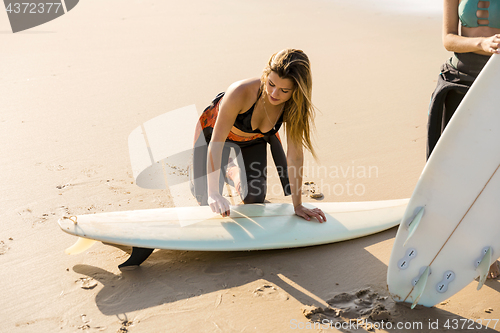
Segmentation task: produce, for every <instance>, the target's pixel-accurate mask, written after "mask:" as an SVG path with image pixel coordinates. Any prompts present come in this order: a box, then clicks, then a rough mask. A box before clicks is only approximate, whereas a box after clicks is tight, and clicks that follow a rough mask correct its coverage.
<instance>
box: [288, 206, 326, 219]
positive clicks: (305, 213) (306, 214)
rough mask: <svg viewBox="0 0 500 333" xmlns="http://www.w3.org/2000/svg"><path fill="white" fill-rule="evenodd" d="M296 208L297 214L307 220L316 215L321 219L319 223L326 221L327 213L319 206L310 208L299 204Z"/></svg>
mask: <svg viewBox="0 0 500 333" xmlns="http://www.w3.org/2000/svg"><path fill="white" fill-rule="evenodd" d="M294 209H295V215H298V216H300V217H302V218H303V219H305V220H307V221H311V218H312V217H314V218H316V219H317V220H318V221H319V223H323V222H326V216H325V213H323V211H322V210H321V209H319V208H313V209H309V208H306V207H304V206H302V205H297V206H295V207H294Z"/></svg>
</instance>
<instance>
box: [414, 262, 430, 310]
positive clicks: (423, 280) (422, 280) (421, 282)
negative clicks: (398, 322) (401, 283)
mask: <svg viewBox="0 0 500 333" xmlns="http://www.w3.org/2000/svg"><path fill="white" fill-rule="evenodd" d="M430 274H431V271H430V267H429V266H427V267H426V268H425V270H424V271H423V273H422V274H420V277H419V278H418V281H417V284H416V285H415V289H414V292H415V293H416V295H417V297H415V300H414V301H413V304H412V305H411V308H412V309H413V308H414V307H415V306H417V303H418V301H419V300H420V296H422V294H423V293H424V290H425V285H426V284H427V278H428V277H429V275H430Z"/></svg>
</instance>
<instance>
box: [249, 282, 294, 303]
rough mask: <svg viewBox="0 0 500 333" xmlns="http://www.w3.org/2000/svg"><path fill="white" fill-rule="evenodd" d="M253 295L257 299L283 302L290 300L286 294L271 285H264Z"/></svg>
mask: <svg viewBox="0 0 500 333" xmlns="http://www.w3.org/2000/svg"><path fill="white" fill-rule="evenodd" d="M253 294H254V296H255V297H266V298H273V299H278V300H282V301H287V300H288V299H289V297H288V295H287V294H286V293H285V292H283V291H282V290H281V289H279V288H277V287H275V286H273V285H271V284H264V285H262V286H261V287H259V288H257V289H255V290H254V291H253Z"/></svg>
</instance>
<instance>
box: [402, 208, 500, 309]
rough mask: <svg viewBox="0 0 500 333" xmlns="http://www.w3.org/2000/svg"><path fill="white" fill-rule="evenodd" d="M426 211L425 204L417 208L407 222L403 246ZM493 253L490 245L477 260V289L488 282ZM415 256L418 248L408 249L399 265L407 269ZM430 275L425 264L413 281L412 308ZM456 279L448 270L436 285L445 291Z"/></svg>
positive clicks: (441, 290) (429, 269) (429, 270)
mask: <svg viewBox="0 0 500 333" xmlns="http://www.w3.org/2000/svg"><path fill="white" fill-rule="evenodd" d="M424 213H425V206H422V207H418V208H417V209H416V214H415V215H414V217H413V218H412V219H411V220H410V221H409V222H408V223H407V225H406V227H407V230H408V236H407V238H406V240H405V242H404V244H403V247H404V246H406V244H407V243H408V241H409V240H410V239H411V237H412V236H413V235H414V234H415V230H416V229H417V228H418V226H419V224H420V222H421V221H422V217H423V216H424ZM492 254H493V250H492V248H491V247H490V246H487V247H485V248H484V249H483V250H482V256H481V257H480V258H479V259H478V260H476V262H475V267H476V271H477V272H478V273H479V283H478V286H477V290H479V289H481V288H482V287H483V285H484V283H485V282H486V279H487V277H488V273H489V269H490V266H491V264H492V263H491V259H492ZM415 256H416V250H415V249H408V251H407V253H406V255H405V257H404V258H403V259H401V260H400V262H399V263H398V266H399V267H400V268H401V269H406V268H407V267H408V265H409V262H410V261H411V259H413V258H414V257H415ZM429 275H431V267H430V266H424V267H422V268H421V269H420V273H419V276H418V277H417V278H415V279H414V280H413V281H412V284H413V286H414V287H413V292H412V294H414V295H415V297H414V298H413V300H414V301H413V303H412V305H411V308H412V309H413V308H414V307H415V306H416V305H417V304H418V301H419V300H420V297H421V296H422V294H423V293H424V291H425V287H426V285H427V280H428V278H429ZM454 279H455V273H453V271H446V272H445V274H444V277H443V280H442V281H440V282H439V283H438V285H437V287H436V288H437V290H438V291H439V292H445V291H446V290H447V289H448V284H449V283H450V282H451V281H453V280H454Z"/></svg>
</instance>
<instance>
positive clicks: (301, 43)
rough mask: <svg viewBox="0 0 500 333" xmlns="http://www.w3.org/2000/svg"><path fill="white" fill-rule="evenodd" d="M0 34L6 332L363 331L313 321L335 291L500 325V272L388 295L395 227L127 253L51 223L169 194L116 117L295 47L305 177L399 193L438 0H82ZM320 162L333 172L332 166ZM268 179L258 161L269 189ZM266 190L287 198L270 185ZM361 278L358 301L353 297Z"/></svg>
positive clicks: (135, 119) (161, 202)
mask: <svg viewBox="0 0 500 333" xmlns="http://www.w3.org/2000/svg"><path fill="white" fill-rule="evenodd" d="M0 39H1V40H2V42H1V45H2V48H1V50H0V55H1V59H2V70H1V73H2V74H1V75H0V89H1V91H2V94H0V105H1V112H0V143H1V149H0V175H1V178H0V179H1V180H2V184H1V189H2V191H1V197H0V222H1V225H2V228H1V230H0V267H1V271H0V283H1V285H2V288H1V291H0V299H1V300H2V307H1V310H0V332H9V333H10V332H16V333H17V332H83V331H88V332H100V331H102V332H290V331H304V330H305V331H308V332H337V331H338V332H365V331H370V330H369V329H370V327H369V326H362V325H361V326H359V327H356V328H353V327H347V328H346V327H344V328H340V329H336V328H335V327H333V328H331V327H325V326H320V325H316V326H314V323H313V322H314V321H315V320H317V319H318V318H333V316H334V314H332V313H330V312H328V311H324V310H322V309H324V308H325V307H327V306H331V307H346V306H350V307H352V308H353V312H352V316H353V317H352V318H353V319H362V318H363V314H362V312H363V310H368V311H371V312H372V313H373V314H374V316H375V317H377V316H378V317H377V318H378V319H379V320H382V319H383V320H386V321H387V320H391V322H392V323H394V327H393V328H392V329H387V327H385V328H383V327H378V328H377V329H375V330H371V331H377V332H407V331H408V332H422V331H423V332H442V331H454V332H462V331H463V332H471V330H470V329H469V330H468V329H466V328H464V329H462V328H458V329H452V328H450V329H449V330H447V329H445V328H444V326H443V325H444V324H445V323H446V321H447V320H448V322H451V321H453V320H458V321H460V320H462V321H465V320H469V319H471V320H478V319H482V320H486V319H492V321H490V324H489V327H488V328H486V329H485V328H483V330H484V331H485V332H494V331H499V330H500V323H498V325H496V327H495V323H496V322H498V319H500V300H499V298H498V293H499V292H500V283H499V280H489V281H487V282H486V284H485V286H484V287H483V288H482V289H481V290H480V291H476V286H477V282H475V281H474V282H472V283H471V284H470V285H469V286H467V287H466V288H465V289H464V290H462V291H460V292H459V293H458V294H456V295H454V296H453V297H451V298H450V299H449V300H448V301H446V302H443V303H442V304H439V305H437V306H435V307H433V308H423V307H418V308H417V309H414V310H410V309H409V308H408V307H406V306H402V305H398V304H395V303H394V301H392V299H391V298H390V297H387V296H389V295H388V292H387V289H386V274H387V265H388V262H389V257H390V253H391V248H392V244H393V242H394V237H395V235H396V231H397V229H396V228H393V229H390V230H387V231H385V232H382V233H378V234H375V235H372V236H368V237H363V238H359V239H354V240H351V241H345V242H340V243H334V244H328V245H322V246H314V247H307V248H297V249H286V250H272V251H256V252H193V251H167V250H161V251H156V252H154V253H153V255H152V256H151V257H150V258H149V259H148V260H147V261H146V262H145V263H144V264H143V265H142V266H141V268H139V269H136V270H133V271H126V272H121V271H120V270H119V269H118V268H117V265H118V264H120V263H122V262H123V261H124V260H125V259H126V258H127V257H128V254H127V253H126V252H124V251H122V250H120V249H118V248H116V247H113V246H109V245H104V244H102V243H98V244H96V245H94V246H93V247H92V248H91V249H90V250H89V251H87V252H85V253H83V254H79V255H75V256H68V255H66V254H64V250H65V249H66V248H67V247H69V246H71V245H72V244H73V243H74V242H75V241H76V238H75V237H73V236H70V235H67V234H65V233H63V232H62V231H61V230H60V228H59V226H58V224H57V220H58V219H59V218H61V217H63V216H69V215H80V214H92V213H99V212H112V211H121V210H136V209H150V208H159V207H173V206H174V202H173V198H172V197H171V195H170V194H169V192H168V190H149V189H144V188H140V187H139V186H137V185H136V184H135V180H134V177H133V173H132V169H131V164H130V158H129V151H128V145H127V139H128V135H129V134H130V133H131V131H132V130H134V129H135V128H137V127H138V126H139V125H141V124H142V123H144V122H146V121H148V120H150V119H152V118H154V117H157V116H159V115H162V114H164V113H165V112H168V111H171V110H174V109H177V108H181V107H184V106H187V105H192V104H194V105H196V109H197V110H198V112H199V113H201V111H202V110H203V109H204V108H205V107H206V106H207V105H208V104H209V103H210V101H211V100H212V98H213V97H214V96H215V95H216V94H217V93H219V92H221V91H224V90H225V89H227V87H228V86H229V85H230V84H231V83H232V82H234V81H237V80H240V79H243V78H249V77H258V76H260V74H261V71H262V69H263V67H264V65H265V64H266V62H267V60H268V58H269V56H270V55H271V54H273V53H274V52H276V51H278V50H281V49H283V48H287V47H293V48H299V49H302V50H304V51H305V52H306V53H307V54H308V56H309V57H310V59H311V63H312V70H313V80H314V85H313V102H314V104H315V106H316V107H317V109H318V113H317V116H316V132H315V144H316V149H317V152H318V156H319V160H318V161H315V160H314V159H313V158H312V157H311V156H310V155H307V156H306V162H305V174H304V181H314V182H315V183H316V184H318V186H319V190H320V191H321V192H322V193H323V194H324V197H323V199H322V200H323V201H325V202H329V201H332V202H335V201H338V202H340V201H345V202H347V201H372V200H387V199H400V198H408V197H410V196H411V194H412V191H413V188H414V187H415V184H416V182H417V180H418V177H419V176H420V173H421V171H422V168H423V166H424V164H425V144H426V123H427V106H428V103H429V99H430V95H431V93H432V91H433V89H434V87H435V84H436V80H437V75H438V73H439V67H440V65H441V63H442V62H444V60H445V59H446V58H447V57H449V53H448V52H447V51H446V50H445V49H444V47H443V46H442V43H441V14H440V13H439V12H416V13H410V12H398V11H395V10H392V9H388V8H384V7H383V6H376V5H374V4H373V2H372V1H369V0H363V1H361V2H356V3H353V2H350V1H341V0H328V1H326V0H312V1H307V2H306V1H297V0H291V1H283V0H276V1H262V0H255V1H218V0H215V1H212V0H208V1H201V0H195V1H185V2H179V1H178V2H174V1H168V0H167V1H154V0H141V1H139V0H134V1H118V0H107V1H97V0H85V1H81V2H80V3H78V5H77V6H76V7H75V8H74V9H73V10H71V11H70V12H68V13H67V14H66V15H64V16H62V17H60V18H58V19H56V20H53V21H51V22H48V23H46V24H43V25H40V26H38V27H35V28H32V29H29V30H26V31H24V32H19V33H15V34H13V33H12V31H11V29H10V25H9V21H8V18H7V14H6V13H5V12H3V11H0ZM193 126H194V124H193ZM169 139H170V140H174V139H175V138H171V137H169V136H168V133H165V140H169ZM325 168H327V169H328V170H332V169H335V170H341V171H340V172H339V173H338V177H331V176H328V175H326V174H324V173H322V172H321V170H325ZM354 169H355V170H362V169H364V170H371V172H368V173H357V172H356V173H353V172H351V171H352V170H354ZM349 170H350V171H349ZM278 182H279V180H278V178H277V177H276V176H273V175H271V176H270V179H269V184H270V187H271V188H272V187H273V184H278ZM335 185H337V186H335ZM356 185H357V187H355V186H356ZM354 189H357V191H355V190H354ZM267 199H268V200H269V201H270V202H291V199H290V198H289V197H284V196H282V194H281V192H279V191H278V192H276V191H270V192H269V193H268V196H267ZM312 200H313V199H310V198H307V197H304V201H312ZM359 297H361V298H363V297H364V298H366V299H367V300H370V301H369V302H365V303H364V305H363V306H360V307H358V308H356V309H355V310H354V307H355V306H356V305H355V303H354V300H355V299H357V298H359ZM380 305H382V306H384V308H385V310H384V311H378V312H377V311H376V310H377V308H376V307H377V306H380ZM372 308H373V309H375V310H373V311H372ZM378 309H379V310H380V307H379V308H378ZM495 320H496V322H495ZM396 323H402V325H403V326H401V325H400V329H397V328H396ZM419 323H420V324H421V325H422V326H419ZM435 323H438V324H439V329H434V328H435V326H432V325H434V324H435ZM431 324H432V325H431ZM379 328H380V329H379ZM483 330H481V331H483Z"/></svg>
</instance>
